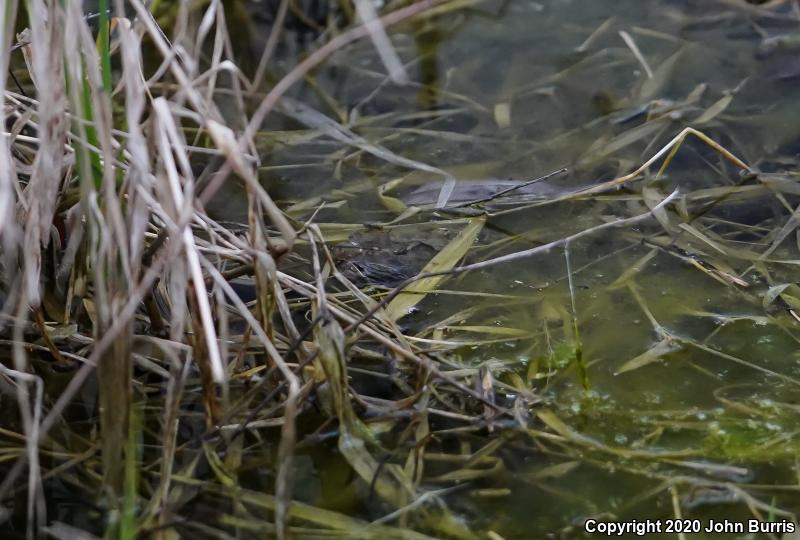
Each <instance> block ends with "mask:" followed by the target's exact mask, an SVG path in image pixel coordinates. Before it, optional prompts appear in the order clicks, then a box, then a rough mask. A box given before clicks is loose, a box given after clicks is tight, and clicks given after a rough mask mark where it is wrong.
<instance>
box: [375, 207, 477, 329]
mask: <svg viewBox="0 0 800 540" xmlns="http://www.w3.org/2000/svg"><path fill="white" fill-rule="evenodd" d="M484 223H486V218H485V217H478V218H474V219H471V220H469V223H468V224H467V226H466V227H464V229H463V230H462V231H461V232H460V233H458V236H456V237H455V238H453V240H451V241H450V243H449V244H447V245H446V246H445V247H444V249H442V250H441V251H440V252H439V253H437V254H436V255H435V256H434V257H433V259H431V260H430V262H428V264H426V265H425V268H423V269H422V273H426V272H444V271H447V270H452V269H453V268H455V266H456V264H458V261H460V260H461V259H462V257H464V255H466V253H467V251H469V248H470V247H472V244H473V243H474V242H475V239H476V238H477V237H478V233H479V232H480V231H481V229H482V228H483V225H484ZM445 278H446V276H434V277H429V278H425V279H420V280H419V281H415V282H414V283H412V284H411V285H409V286H408V287H406V289H405V291H403V292H402V293H400V294H399V295H398V296H397V297H396V298H395V299H394V300H392V301H391V302H389V305H388V306H386V315H387V317H389V318H390V319H392V320H397V319H399V318H401V317H403V316H404V315H406V314H408V310H409V309H410V308H412V307H414V306H415V305H417V304H418V303H419V302H420V301H421V300H422V299H423V298H425V296H426V295H427V294H429V293H431V292H432V291H434V290H436V287H437V286H438V285H439V284H440V283H441V282H442V281H444V279H445Z"/></svg>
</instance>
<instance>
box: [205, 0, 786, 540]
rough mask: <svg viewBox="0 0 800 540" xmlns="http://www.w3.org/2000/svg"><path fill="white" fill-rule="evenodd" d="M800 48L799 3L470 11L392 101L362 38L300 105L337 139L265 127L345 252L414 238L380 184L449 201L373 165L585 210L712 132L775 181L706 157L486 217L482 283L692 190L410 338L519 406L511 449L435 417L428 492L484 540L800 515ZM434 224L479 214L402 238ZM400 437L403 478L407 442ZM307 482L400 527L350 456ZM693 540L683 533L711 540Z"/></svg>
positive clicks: (283, 174) (302, 479) (433, 36)
mask: <svg viewBox="0 0 800 540" xmlns="http://www.w3.org/2000/svg"><path fill="white" fill-rule="evenodd" d="M798 32H800V10H798V7H797V4H796V3H794V2H768V3H767V4H765V5H756V3H745V2H738V1H734V0H729V1H726V0H718V1H709V0H703V1H691V0H684V1H681V0H664V1H657V0H649V1H641V0H593V1H591V2H589V1H578V0H550V1H547V0H541V1H509V2H492V1H488V2H476V3H468V6H467V7H464V8H462V9H458V10H452V11H449V12H447V13H445V14H443V15H441V16H439V17H437V18H431V19H426V20H425V21H424V22H420V23H414V24H406V25H404V26H400V27H398V28H396V29H395V31H394V32H393V33H392V41H393V43H394V45H395V47H396V50H397V52H398V54H399V56H400V58H401V59H402V61H403V62H404V63H405V67H406V70H407V73H408V76H409V79H410V81H411V82H409V83H408V84H405V85H398V84H395V83H393V82H391V81H389V80H388V79H387V77H386V76H385V69H384V68H383V67H382V64H381V63H380V60H379V58H378V56H377V55H376V53H375V52H374V49H373V47H372V46H371V44H370V43H369V42H368V41H363V42H360V43H358V44H355V45H352V46H349V47H347V48H346V49H345V50H343V51H340V52H339V53H337V54H335V55H334V56H333V57H332V58H331V59H330V60H329V61H328V62H326V64H325V65H324V67H322V68H320V69H319V70H317V71H316V72H315V76H314V80H313V83H314V84H313V85H309V84H307V85H304V86H299V87H297V88H295V89H294V91H293V96H292V97H293V99H296V100H302V101H303V102H304V103H307V104H310V105H311V106H313V107H315V108H316V109H317V110H318V111H320V112H322V113H324V115H326V116H327V117H328V118H329V119H333V120H334V121H335V122H337V123H340V124H341V125H343V126H345V127H346V128H347V130H346V131H345V132H344V133H345V135H341V133H342V132H339V133H340V135H331V131H330V130H331V128H330V126H329V125H328V124H326V123H325V122H324V121H323V120H320V118H318V117H313V115H312V116H311V117H309V116H308V115H305V116H304V115H302V114H300V113H298V112H297V110H294V111H293V112H292V111H288V112H284V113H282V114H275V115H272V116H271V117H270V119H269V120H268V122H267V124H266V125H265V131H264V133H262V134H261V137H262V140H263V145H264V146H263V151H264V154H263V164H262V169H261V172H262V178H263V181H264V183H265V185H266V186H268V187H269V188H270V190H271V192H272V193H273V194H274V195H275V196H276V197H277V198H278V199H279V200H280V201H281V202H282V204H284V205H286V206H288V207H289V208H290V210H289V211H290V213H291V215H293V216H294V217H295V218H297V219H299V220H303V219H307V218H308V217H309V216H310V215H311V213H312V211H313V210H314V209H316V208H317V207H318V206H319V204H320V203H321V202H323V201H324V202H325V206H324V207H323V208H322V210H320V211H319V212H318V213H317V214H316V216H315V220H316V221H317V222H318V223H319V224H320V227H321V229H322V231H323V233H327V234H329V235H330V239H331V240H332V241H333V242H334V243H335V242H341V241H343V240H345V239H346V238H347V236H348V235H349V234H350V233H352V232H355V231H359V230H361V229H363V226H364V224H367V223H371V224H376V223H389V222H392V221H393V220H396V219H397V218H398V216H399V215H400V213H401V210H402V209H398V207H396V206H393V205H392V204H388V203H387V199H386V197H385V195H381V193H380V187H381V186H382V185H384V184H386V183H387V182H390V181H393V180H397V179H403V180H402V182H400V184H399V185H398V186H397V187H395V188H393V191H390V192H388V193H390V194H393V193H400V194H402V193H404V192H407V191H409V190H411V189H413V188H414V187H415V186H419V185H420V184H423V183H425V182H426V181H431V180H434V179H437V176H436V175H435V174H431V173H420V172H419V171H413V170H412V168H410V167H407V166H403V165H402V164H397V163H390V162H387V161H386V160H385V159H382V158H381V156H380V155H378V156H376V154H377V153H378V152H376V151H375V148H376V147H380V148H381V149H383V150H387V151H389V152H391V153H392V154H394V155H398V156H402V157H404V158H407V159H413V160H416V161H418V162H423V163H426V164H429V165H433V166H435V167H437V168H440V169H444V170H446V171H448V172H450V173H452V174H453V175H454V176H455V177H456V178H458V179H464V180H466V179H478V178H497V179H506V180H507V179H515V180H525V179H531V178H534V177H537V176H540V175H543V174H545V173H547V172H549V171H553V170H555V169H558V168H560V167H568V168H569V172H568V173H567V174H566V175H562V176H560V177H558V178H556V179H554V180H552V181H553V182H556V183H560V184H561V185H563V186H564V189H565V190H569V189H574V188H575V187H578V186H586V185H591V184H597V183H599V182H602V181H605V180H609V179H611V178H614V177H615V176H618V175H621V174H623V173H625V172H629V171H631V170H633V169H635V168H636V167H638V166H639V165H640V164H642V163H643V162H644V161H646V159H648V158H649V157H650V156H652V155H653V154H655V153H656V152H657V151H658V150H659V149H661V148H662V147H663V146H664V145H666V144H667V143H668V142H669V141H670V139H671V138H672V137H674V136H675V135H677V134H678V133H679V132H680V131H681V130H682V129H683V128H684V127H687V126H692V127H695V128H697V129H699V130H701V131H702V132H704V133H705V134H706V135H708V136H709V137H711V138H712V139H713V140H715V141H717V142H718V143H719V144H721V145H722V146H723V147H725V148H726V149H727V150H728V151H730V152H731V153H732V154H734V155H736V156H738V157H739V158H740V159H742V160H743V161H744V162H746V163H747V164H748V165H750V166H751V167H752V168H753V169H757V170H759V171H760V172H761V173H763V174H760V175H746V174H743V171H741V170H740V168H738V167H736V166H734V165H731V163H730V162H729V161H727V160H725V159H724V158H723V157H722V156H721V154H720V153H718V152H716V151H715V150H713V149H712V148H710V147H709V146H708V145H706V144H705V143H703V142H701V141H699V140H697V139H693V138H691V137H690V138H688V139H687V140H686V142H685V144H684V145H683V146H682V147H681V148H680V150H679V151H678V152H677V154H676V155H675V158H674V160H673V161H672V162H671V164H670V165H669V167H668V168H667V169H666V171H665V174H664V175H662V176H661V177H660V178H655V176H656V171H657V170H658V166H659V165H660V163H658V164H656V165H655V166H654V167H652V168H651V169H650V170H649V171H648V172H647V173H646V174H645V175H644V177H643V178H642V179H639V180H637V181H635V182H631V183H628V184H626V186H625V188H624V189H621V190H612V191H608V192H606V193H604V194H602V195H598V196H594V197H584V198H581V199H577V200H567V201H562V202H559V203H556V204H538V205H525V206H524V208H514V210H513V211H495V210H496V209H494V210H490V214H489V217H488V218H487V222H486V226H485V227H484V230H483V232H482V233H481V234H480V235H479V236H478V239H477V241H476V243H475V246H474V247H473V248H472V249H471V250H470V252H469V254H468V255H467V262H477V261H481V260H485V259H488V258H492V257H496V256H498V255H500V254H505V253H511V252H515V251H519V250H523V249H528V248H531V247H533V246H536V245H541V244H543V243H545V242H548V241H552V240H556V239H559V238H562V237H565V236H567V235H570V234H574V233H576V232H579V231H581V230H584V229H588V228H590V227H593V226H596V225H598V224H601V223H603V222H607V221H609V220H613V219H616V218H623V217H630V216H632V215H636V214H639V213H642V212H645V211H646V209H647V208H648V205H649V206H652V205H653V204H654V201H656V202H657V201H658V200H660V199H662V198H663V197H665V196H666V195H667V194H668V193H670V192H671V191H672V190H673V189H676V188H677V189H678V190H679V195H678V197H679V199H678V201H679V202H678V203H677V204H676V205H675V206H674V207H673V208H672V209H671V210H669V211H668V212H667V213H666V214H663V215H661V216H659V219H652V218H651V219H648V220H646V221H643V222H641V223H639V224H637V226H635V227H620V228H609V229H605V230H603V231H602V232H599V233H597V234H591V235H588V236H585V237H582V238H580V239H577V240H575V241H573V242H570V243H569V244H568V245H567V246H566V248H565V247H564V246H560V247H558V248H555V249H552V250H550V251H548V252H546V253H542V254H538V255H535V256H532V257H528V258H524V259H520V260H516V261H512V262H509V263H507V264H502V265H498V266H494V267H491V268H488V269H485V270H477V271H475V272H470V273H466V274H462V275H459V276H456V277H453V278H451V279H449V280H448V281H446V282H445V283H444V284H443V285H442V286H441V287H440V288H441V289H445V290H444V291H442V292H440V293H438V294H435V295H429V296H427V297H426V298H425V299H424V300H423V301H422V302H421V303H420V304H419V305H418V306H417V308H416V309H415V312H414V313H413V314H412V315H410V316H408V317H406V318H404V319H402V321H401V323H402V325H403V326H404V328H405V330H406V332H407V333H408V335H409V336H411V339H414V340H416V341H415V343H417V344H421V346H424V347H425V348H427V349H429V350H430V351H433V352H432V353H431V354H433V355H434V357H436V358H440V359H441V360H442V362H443V365H446V366H447V369H456V367H458V368H460V369H462V370H467V371H466V372H467V373H470V374H471V375H469V376H467V377H465V378H464V381H465V382H469V381H470V380H473V379H475V380H477V379H478V378H479V376H478V374H479V373H485V371H480V372H479V370H478V368H483V369H485V370H488V372H490V373H491V375H492V377H493V378H494V381H496V384H495V391H496V392H497V394H496V397H495V399H496V400H497V402H498V403H500V404H502V405H503V406H504V407H507V408H508V410H513V411H516V416H515V418H514V419H513V420H512V419H511V418H508V417H505V418H498V419H497V420H496V423H497V425H496V426H494V431H492V432H489V431H487V429H486V427H485V426H481V427H475V426H471V425H470V423H469V422H466V423H465V422H460V421H458V420H454V419H453V418H452V417H448V416H447V414H446V413H442V414H439V415H437V414H434V413H431V414H429V421H430V437H429V439H428V440H426V441H425V451H426V452H427V454H428V457H427V459H426V460H425V465H426V468H425V471H424V473H423V474H422V475H421V481H420V489H421V490H423V491H431V490H443V491H442V492H441V494H440V495H439V497H438V501H439V502H438V504H439V505H440V507H441V508H446V512H447V513H448V515H450V516H451V518H453V519H455V520H457V521H459V522H460V523H462V524H464V525H466V529H467V530H469V531H471V533H473V534H474V535H475V537H478V538H508V539H511V538H544V537H551V536H552V537H567V538H570V537H582V536H583V535H585V534H586V533H585V531H584V528H583V525H582V523H583V522H584V520H586V519H589V518H591V519H595V520H598V521H599V522H614V523H619V522H629V521H632V520H637V521H640V522H641V521H644V520H648V519H649V520H660V522H661V523H662V524H663V527H664V528H663V529H662V531H664V532H665V531H666V526H667V520H669V519H673V518H676V517H682V518H685V519H688V520H700V522H699V523H700V524H701V525H702V527H703V528H705V526H706V525H708V524H709V523H710V520H714V521H717V522H721V521H723V520H731V522H732V523H743V524H745V525H744V527H745V528H744V531H745V532H743V533H735V534H731V535H729V537H739V538H757V537H759V538H760V537H769V536H764V535H761V536H759V535H760V533H749V532H747V520H748V519H755V520H760V521H765V522H775V523H778V524H785V523H784V521H783V520H789V521H792V520H794V519H795V515H796V512H798V511H800V480H798V478H800V469H798V461H797V458H798V451H800V429H798V426H800V423H798V418H799V415H800V408H798V407H800V401H798V400H799V399H800V357H798V352H797V351H798V337H800V333H799V332H798V329H800V326H798V325H799V324H800V322H798V319H797V316H796V315H794V314H793V313H795V312H793V309H797V308H800V297H797V296H794V294H795V293H796V291H797V289H796V285H794V282H795V281H796V279H797V278H796V276H797V274H796V266H797V264H798V260H800V258H798V243H800V236H799V235H798V232H797V230H796V227H797V223H796V221H795V220H794V219H793V218H792V217H791V213H792V212H793V211H794V209H795V208H796V205H797V202H798V198H797V195H798V193H800V192H799V191H798V188H797V187H796V180H797V170H798V169H797V163H798V152H800V123H798V122H797V118H798V108H800V101H798V100H797V97H796V96H797V95H798V94H797V91H798V89H799V88H800V60H799V59H798V58H800V56H798V54H800V48H798V46H797V44H798V43H800V41H798V37H799V36H800V33H798ZM292 48H293V46H289V45H285V50H284V53H287V51H289V50H292ZM287 54H288V53H287ZM637 57H638V58H637ZM285 61H286V62H287V64H288V63H290V62H291V59H290V58H286V60H285ZM267 130H273V132H272V133H270V132H269V131H267ZM358 137H360V139H359V138H358ZM343 138H347V139H348V140H349V141H350V142H351V144H349V145H343V144H342V140H344V139H343ZM241 208H243V206H242V203H241V201H240V200H239V199H237V197H236V194H235V193H233V192H232V193H228V194H226V197H225V204H220V203H218V205H217V206H216V208H215V211H216V212H217V214H218V215H219V216H221V217H225V218H228V219H233V220H236V219H242V218H243V215H242V214H241V210H240V209H241ZM430 221H436V222H440V223H441V226H442V227H455V228H456V230H457V229H458V227H462V226H463V223H464V221H465V218H464V217H463V216H452V215H448V214H446V213H442V212H439V213H434V212H431V211H429V210H428V211H425V212H422V213H419V214H416V215H413V216H410V217H408V216H406V217H404V218H403V220H402V222H403V225H402V226H405V227H406V230H409V227H410V231H411V236H412V237H413V231H414V224H415V223H421V222H430ZM398 227H401V226H399V225H398V226H395V225H391V226H388V227H387V228H386V229H383V230H382V232H381V231H379V232H378V233H377V234H379V235H380V234H384V235H385V234H389V232H387V231H392V230H397V228H398ZM423 230H424V231H426V232H424V233H420V234H419V236H421V238H416V239H413V240H420V241H424V240H425V239H426V238H428V235H429V234H431V233H430V231H429V229H423ZM409 241H412V240H409ZM793 306H794V307H793ZM426 340H427V341H426ZM354 361H355V360H354ZM373 369H374V368H373ZM481 376H483V375H481ZM358 382H359V381H354V383H353V384H356V383H358ZM364 384H366V385H367V386H369V385H370V384H374V381H373V382H372V383H370V382H367V383H364ZM390 394H391V392H390ZM438 397H442V396H438ZM431 399H434V398H433V397H432V398H431ZM460 407H462V405H458V404H453V405H452V407H448V405H447V403H446V400H445V401H444V403H443V402H442V401H437V405H436V408H437V409H439V410H449V411H451V412H452V411H455V410H459V408H460ZM471 407H472V412H473V413H475V414H476V417H480V414H481V413H480V409H479V408H478V409H475V406H474V405H472V406H471ZM467 408H469V407H467ZM476 410H477V411H478V412H477V413H476ZM384 442H385V444H387V445H390V444H391V443H389V442H388V440H387V441H384ZM396 442H398V444H399V446H398V449H394V450H390V452H391V453H390V457H389V458H387V459H388V460H389V461H398V460H401V459H402V458H401V456H405V455H407V454H408V451H409V449H408V447H409V445H413V444H414V443H413V438H412V439H408V438H406V439H405V440H404V441H403V440H398V441H396ZM417 444H421V443H420V442H419V441H418V442H417ZM400 463H401V465H402V461H400ZM298 467H299V470H298V488H297V489H298V492H299V493H298V495H299V496H300V497H301V499H302V500H304V501H306V502H308V503H310V504H314V505H317V506H321V507H324V508H328V509H332V510H336V511H339V512H344V513H347V514H351V515H357V516H359V517H363V518H365V519H368V520H371V519H377V518H378V517H380V516H381V515H384V514H385V513H387V510H386V508H385V507H384V506H383V505H382V504H379V503H377V502H376V501H375V500H374V494H373V493H372V491H371V490H370V489H368V487H367V486H363V485H359V483H358V482H357V481H354V478H353V475H352V474H351V473H348V472H346V471H347V469H348V465H347V463H346V462H345V460H344V459H342V458H341V457H340V456H337V451H336V447H335V444H330V445H327V446H325V445H323V447H322V448H316V449H311V450H309V451H308V453H307V454H304V457H303V458H302V459H301V460H300V462H299V463H298ZM255 484H258V482H255ZM434 506H435V505H434ZM409 516H411V517H408V516H407V521H406V522H405V523H406V525H407V526H408V527H410V528H418V527H419V523H418V522H416V521H415V519H416V517H418V516H417V514H415V512H414V511H413V510H410V511H409ZM415 516H416V517H415ZM400 523H403V520H402V519H401V520H400ZM688 523H689V526H690V527H693V526H696V524H697V522H695V521H690V522H688ZM418 530H423V531H427V532H431V531H433V534H434V536H436V535H437V534H441V535H442V536H445V533H444V532H442V531H445V530H447V529H446V528H445V527H443V528H440V529H438V533H437V529H436V528H433V529H432V528H431V527H430V526H427V527H426V526H422V527H421V528H420V529H418ZM773 531H776V532H775V533H774V534H773V535H772V536H771V537H773V538H780V537H781V536H782V532H786V531H787V529H780V527H779V526H778V528H774V529H773ZM678 532H681V531H675V532H673V533H671V534H664V536H665V537H676V536H677V537H683V538H704V537H707V536H708V537H710V536H713V535H711V534H710V533H704V532H699V533H695V532H694V531H693V530H692V529H691V528H689V529H687V530H686V532H685V534H684V535H683V536H680V535H678V534H677V533H678ZM628 536H631V537H633V536H634V535H633V534H629V535H628ZM789 537H792V538H794V536H791V535H787V536H785V537H784V538H789Z"/></svg>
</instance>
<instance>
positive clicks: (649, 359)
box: [614, 338, 682, 375]
mask: <svg viewBox="0 0 800 540" xmlns="http://www.w3.org/2000/svg"><path fill="white" fill-rule="evenodd" d="M681 348H682V347H681V345H680V343H676V342H675V341H673V340H672V339H670V338H664V339H662V340H661V341H659V342H658V343H656V344H655V345H654V346H653V347H651V348H650V349H648V350H647V351H645V352H643V353H642V354H640V355H639V356H637V357H636V358H633V359H631V360H628V361H627V362H625V363H624V364H623V365H622V366H621V367H620V368H619V369H618V370H617V371H616V372H615V373H614V375H620V374H622V373H626V372H628V371H633V370H634V369H639V368H641V367H644V366H646V365H648V364H652V363H654V362H658V361H659V360H661V358H662V357H663V356H664V355H667V354H670V353H673V352H676V351H679V350H681Z"/></svg>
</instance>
